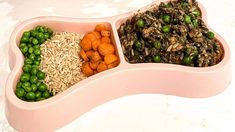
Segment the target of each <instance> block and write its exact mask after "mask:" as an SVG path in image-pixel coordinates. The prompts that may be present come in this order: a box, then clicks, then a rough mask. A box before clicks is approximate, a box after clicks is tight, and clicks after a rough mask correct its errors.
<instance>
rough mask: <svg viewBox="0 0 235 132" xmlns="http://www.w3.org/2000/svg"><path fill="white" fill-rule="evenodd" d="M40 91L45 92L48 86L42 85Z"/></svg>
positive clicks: (39, 87)
mask: <svg viewBox="0 0 235 132" xmlns="http://www.w3.org/2000/svg"><path fill="white" fill-rule="evenodd" d="M38 90H39V91H41V92H44V91H46V90H47V85H46V84H45V83H41V84H40V85H39V86H38Z"/></svg>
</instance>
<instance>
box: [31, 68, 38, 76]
mask: <svg viewBox="0 0 235 132" xmlns="http://www.w3.org/2000/svg"><path fill="white" fill-rule="evenodd" d="M37 73H38V67H34V68H32V70H31V74H32V75H37Z"/></svg>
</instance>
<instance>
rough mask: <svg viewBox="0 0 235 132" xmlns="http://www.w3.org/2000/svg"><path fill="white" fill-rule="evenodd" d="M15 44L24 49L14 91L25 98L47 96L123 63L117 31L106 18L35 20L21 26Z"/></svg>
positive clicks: (30, 99) (29, 99)
mask: <svg viewBox="0 0 235 132" xmlns="http://www.w3.org/2000/svg"><path fill="white" fill-rule="evenodd" d="M31 21H32V20H31ZM48 32H49V33H48ZM46 35H47V36H46ZM41 36H42V37H41ZM43 36H46V38H43ZM40 38H42V39H43V40H42V39H40ZM94 41H97V42H99V43H95V44H96V45H95V46H96V47H94V45H93V42H94ZM13 44H17V46H18V47H17V49H20V53H19V54H20V58H16V60H17V59H20V68H19V67H18V68H19V69H20V70H18V71H17V72H18V73H17V76H16V77H15V81H14V85H13V86H14V87H13V90H14V91H15V94H16V96H17V97H18V98H20V99H22V100H24V101H41V100H44V99H47V98H49V97H51V96H53V95H57V94H59V93H61V92H63V91H65V90H66V89H68V88H70V87H71V86H73V85H75V84H76V83H79V82H80V81H82V80H84V79H86V78H88V77H90V76H92V75H95V74H98V73H99V72H103V71H105V70H109V69H113V68H116V67H117V66H118V65H119V63H120V59H119V56H118V52H117V47H116V41H115V40H114V37H113V30H112V28H111V25H110V23H109V22H104V21H100V22H99V21H98V22H89V21H88V22H81V21H70V22H67V21H61V20H56V19H49V18H39V20H37V19H35V21H33V22H31V23H28V24H25V26H24V27H23V28H21V29H19V31H18V33H17V34H16V41H15V42H13ZM35 47H37V48H35ZM82 53H83V54H82ZM22 54H23V56H22ZM88 54H89V55H90V56H88ZM84 55H85V57H86V58H85V59H84ZM38 58H39V59H38ZM39 60H40V61H39ZM36 62H37V63H36ZM35 63H36V64H35ZM44 96H45V97H44Z"/></svg>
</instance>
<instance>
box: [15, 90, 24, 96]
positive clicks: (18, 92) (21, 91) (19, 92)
mask: <svg viewBox="0 0 235 132" xmlns="http://www.w3.org/2000/svg"><path fill="white" fill-rule="evenodd" d="M15 93H16V96H17V97H23V96H24V94H25V90H24V89H23V88H17V89H16V91H15Z"/></svg>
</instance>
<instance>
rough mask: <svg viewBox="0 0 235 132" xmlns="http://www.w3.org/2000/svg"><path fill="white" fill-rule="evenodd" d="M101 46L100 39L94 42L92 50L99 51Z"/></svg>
mask: <svg viewBox="0 0 235 132" xmlns="http://www.w3.org/2000/svg"><path fill="white" fill-rule="evenodd" d="M99 45H100V40H99V39H97V40H95V41H93V42H92V49H93V50H97V49H98V46H99Z"/></svg>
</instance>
